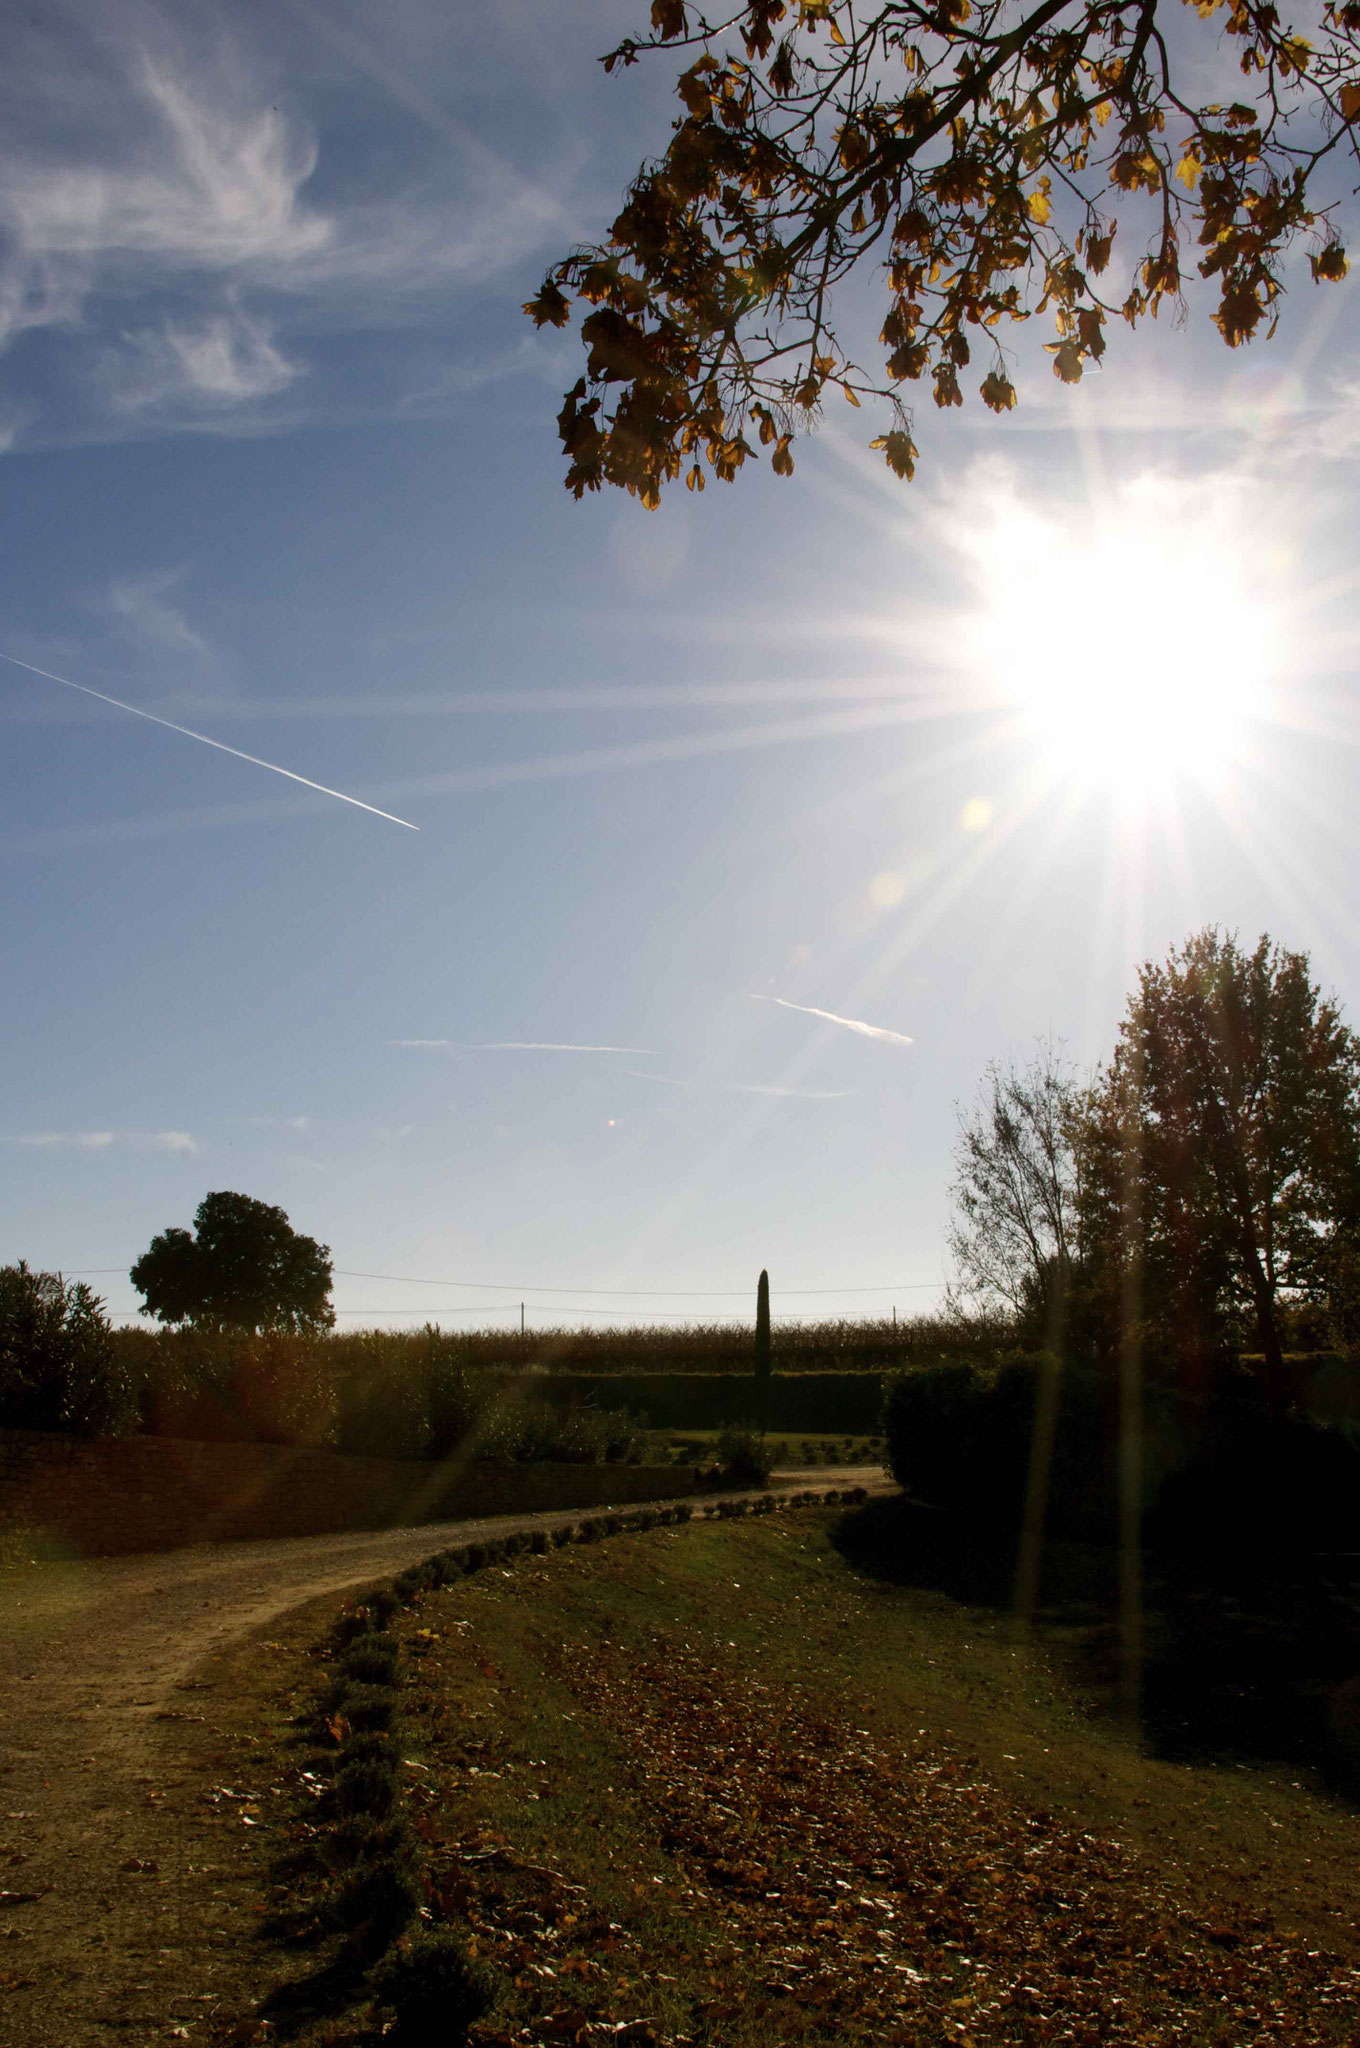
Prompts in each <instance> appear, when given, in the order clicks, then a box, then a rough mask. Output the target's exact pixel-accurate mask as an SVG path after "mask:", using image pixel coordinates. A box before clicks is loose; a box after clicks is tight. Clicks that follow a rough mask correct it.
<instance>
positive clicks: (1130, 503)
mask: <svg viewBox="0 0 1360 2048" xmlns="http://www.w3.org/2000/svg"><path fill="white" fill-rule="evenodd" d="M969 552H970V554H971V555H972V558H973V562H974V567H975V573H976V577H977V582H978V586H979V588H978V596H979V598H980V600H981V602H980V605H979V609H978V612H977V614H976V615H975V631H976V647H975V662H976V665H977V667H978V669H979V671H980V672H981V673H982V674H984V675H985V676H986V678H987V680H988V682H989V684H991V685H994V686H996V687H997V688H998V689H999V691H1000V694H1001V696H1002V698H1003V700H1004V702H1005V703H1006V704H1007V705H1008V706H1010V707H1012V708H1013V710H1014V712H1015V714H1016V716H1017V717H1018V719H1019V721H1020V723H1021V725H1022V727H1023V728H1024V730H1025V731H1026V732H1027V733H1028V734H1030V735H1032V738H1033V743H1034V746H1035V749H1036V752H1037V753H1038V756H1039V760H1040V764H1041V765H1042V766H1043V767H1044V768H1045V769H1046V770H1047V771H1048V772H1050V773H1052V774H1053V775H1055V776H1057V777H1059V778H1061V779H1064V780H1068V781H1071V782H1075V783H1080V784H1084V785H1087V786H1090V787H1103V788H1107V789H1112V790H1118V791H1126V792H1132V791H1136V790H1139V789H1144V788H1149V787H1153V786H1158V785H1164V784H1166V783H1168V782H1171V781H1174V780H1177V779H1181V778H1187V777H1189V778H1194V779H1196V780H1200V781H1214V780H1216V779H1218V777H1219V776H1220V775H1221V774H1222V773H1223V771H1224V770H1225V769H1226V768H1228V767H1229V766H1230V765H1231V763H1232V762H1233V760H1234V759H1235V758H1236V757H1237V755H1238V754H1239V752H1240V750H1241V747H1242V745H1243V742H1244V739H1245V736H1246V733H1247V730H1248V728H1249V726H1250V723H1251V721H1252V718H1253V716H1254V715H1255V714H1256V713H1257V712H1258V710H1259V708H1260V704H1261V698H1262V692H1263V689H1264V686H1265V683H1266V679H1267V676H1268V675H1269V673H1270V670H1271V668H1272V666H1273V663H1274V656H1275V641H1276V625H1275V621H1274V618H1273V616H1272V609H1271V604H1270V599H1269V584H1270V581H1271V580H1272V579H1271V576H1270V573H1269V572H1270V570H1271V569H1272V568H1277V567H1278V564H1272V563H1269V562H1264V563H1263V562H1262V561H1261V559H1260V558H1259V549H1258V548H1257V546H1256V545H1254V543H1253V541H1252V537H1251V536H1250V535H1248V534H1246V533H1244V531H1243V521H1242V514H1241V507H1240V506H1239V505H1238V504H1237V503H1236V502H1235V500H1234V498H1233V495H1232V494H1231V492H1229V491H1227V490H1224V489H1221V488H1220V489H1219V490H1217V491H1216V490H1213V489H1210V488H1208V487H1198V486H1196V487H1191V486H1184V485H1175V484H1171V483H1168V482H1167V481H1165V480H1162V479H1155V478H1147V479H1142V480H1140V481H1139V482H1138V483H1136V484H1132V485H1129V486H1128V487H1126V488H1125V490H1123V491H1122V492H1121V493H1118V494H1116V495H1115V496H1113V497H1112V498H1110V499H1109V500H1108V501H1107V502H1106V503H1105V504H1104V505H1103V506H1102V507H1100V508H1099V509H1098V510H1087V511H1084V512H1082V513H1080V514H1079V513H1075V512H1072V511H1065V512H1062V513H1047V512H1044V513H1041V512H1039V511H1037V510H1035V509H1033V508H1032V507H1029V506H1026V505H1024V504H1022V503H1021V502H1020V501H1019V500H1018V499H1017V498H1016V497H1014V496H1013V495H1010V494H1006V493H1000V494H998V495H997V496H996V498H995V499H994V500H993V503H992V508H991V512H990V516H989V518H988V519H987V521H986V522H985V524H984V525H982V526H981V527H979V528H978V529H977V530H976V531H975V532H974V534H973V535H972V536H971V540H970V545H969Z"/></svg>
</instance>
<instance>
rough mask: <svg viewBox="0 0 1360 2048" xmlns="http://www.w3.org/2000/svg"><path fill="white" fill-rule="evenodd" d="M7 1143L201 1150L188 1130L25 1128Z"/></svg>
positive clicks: (87, 1149)
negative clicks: (53, 1129) (34, 1129)
mask: <svg viewBox="0 0 1360 2048" xmlns="http://www.w3.org/2000/svg"><path fill="white" fill-rule="evenodd" d="M0 1143H2V1144H6V1145H23V1146H25V1147H27V1148H28V1149H30V1150H34V1151H41V1152H48V1151H55V1150H58V1149H62V1150H68V1151H75V1152H107V1151H108V1150H109V1148H110V1147H111V1146H114V1145H118V1146H125V1147H126V1148H127V1149H128V1150H129V1151H132V1152H180V1153H189V1152H197V1150H198V1140H197V1139H196V1138H194V1137H193V1136H192V1135H191V1134H190V1133H189V1132H188V1131H25V1132H21V1133H19V1135H17V1136H15V1137H6V1138H3V1139H0Z"/></svg>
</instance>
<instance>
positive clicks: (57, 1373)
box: [0, 1259, 134, 1436]
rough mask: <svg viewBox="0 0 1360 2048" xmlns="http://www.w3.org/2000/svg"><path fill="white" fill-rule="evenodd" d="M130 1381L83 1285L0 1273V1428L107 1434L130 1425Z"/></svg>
mask: <svg viewBox="0 0 1360 2048" xmlns="http://www.w3.org/2000/svg"><path fill="white" fill-rule="evenodd" d="M133 1407H134V1395H133V1389H132V1384H131V1379H130V1376H129V1375H128V1373H127V1372H126V1370H125V1369H124V1367H123V1365H122V1362H121V1361H120V1360H119V1358H118V1356H117V1355H116V1353H115V1350H114V1346H113V1339H112V1333H111V1331H110V1329H109V1324H108V1319H107V1317H106V1316H105V1314H104V1304H103V1303H102V1302H101V1301H100V1300H99V1298H98V1296H97V1295H95V1294H93V1293H92V1292H91V1291H90V1289H89V1288H88V1287H87V1286H86V1285H85V1283H84V1281H83V1280H76V1281H65V1280H63V1279H62V1277H61V1275H60V1273H35V1272H32V1271H31V1270H30V1269H29V1267H28V1266H27V1265H25V1263H24V1261H23V1260H22V1259H21V1260H20V1261H19V1263H18V1265H17V1266H0V1424H3V1426H4V1427H5V1428H6V1429H52V1430H71V1431H73V1432H77V1433H79V1434H81V1435H88V1436H94V1435H101V1434H102V1435H107V1434H110V1433H112V1432H114V1431H116V1430H118V1429H121V1428H122V1427H124V1426H125V1425H126V1424H127V1423H128V1422H130V1421H131V1419H132V1415H133Z"/></svg>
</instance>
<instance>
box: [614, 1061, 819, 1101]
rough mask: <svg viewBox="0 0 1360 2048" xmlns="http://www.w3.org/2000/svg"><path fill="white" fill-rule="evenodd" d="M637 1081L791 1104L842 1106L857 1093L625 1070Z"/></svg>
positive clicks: (631, 1069) (631, 1068) (772, 1082)
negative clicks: (783, 1101) (816, 1103)
mask: <svg viewBox="0 0 1360 2048" xmlns="http://www.w3.org/2000/svg"><path fill="white" fill-rule="evenodd" d="M623 1071H624V1072H625V1073H626V1074H631V1075H632V1077H633V1079H634V1080H636V1081H659V1082H661V1084H662V1086H663V1087H666V1088H687V1089H690V1090H699V1091H702V1092H703V1093H705V1094H713V1095H767V1096H773V1097H775V1098H777V1099H780V1100H788V1101H792V1102H843V1101H844V1100H845V1098H846V1097H847V1096H848V1095H850V1094H852V1093H853V1092H854V1091H853V1090H852V1089H849V1088H786V1087H783V1086H782V1085H781V1084H780V1083H779V1082H777V1081H707V1080H703V1079H701V1078H699V1077H698V1076H694V1077H686V1076H684V1075H679V1074H649V1073H648V1072H647V1071H646V1070H645V1068H642V1067H625V1068H624V1070H623Z"/></svg>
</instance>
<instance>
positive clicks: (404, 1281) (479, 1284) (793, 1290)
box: [87, 1266, 941, 1301]
mask: <svg viewBox="0 0 1360 2048" xmlns="http://www.w3.org/2000/svg"><path fill="white" fill-rule="evenodd" d="M87 1270H89V1271H91V1272H93V1271H95V1270H96V1269H95V1268H94V1267H90V1268H88V1269H87ZM101 1270H107V1271H109V1272H112V1271H114V1270H115V1269H114V1268H113V1267H108V1268H105V1269H101ZM335 1277H336V1279H337V1280H388V1281H391V1282H392V1284H393V1285H394V1286H397V1287H469V1288H476V1289H477V1290H478V1291H483V1290H485V1291H486V1292H488V1293H495V1292H497V1291H499V1290H501V1289H504V1291H505V1292H506V1293H507V1294H514V1295H516V1296H519V1295H521V1294H607V1295H611V1296H616V1297H617V1296H624V1295H631V1296H634V1297H636V1298H638V1299H639V1300H641V1299H644V1298H646V1299H655V1300H660V1299H662V1298H664V1299H665V1300H667V1301H683V1300H687V1299H699V1300H707V1301H716V1300H719V1299H722V1300H727V1299H732V1300H739V1301H745V1300H746V1298H747V1296H748V1295H749V1294H750V1292H751V1290H750V1288H749V1287H530V1286H526V1285H523V1284H521V1283H520V1282H518V1281H514V1280H427V1279H422V1278H420V1277H419V1276H417V1275H414V1274H410V1273H356V1272H350V1271H346V1270H345V1269H343V1268H341V1267H339V1266H337V1267H336V1268H335ZM940 1284H941V1283H940V1282H939V1281H938V1280H902V1281H895V1282H890V1283H889V1284H888V1285H887V1286H874V1287H857V1286H855V1285H853V1284H851V1285H849V1286H845V1287H781V1288H779V1289H778V1290H777V1292H778V1293H779V1294H780V1296H781V1297H786V1296H788V1295H799V1296H802V1295H809V1294H910V1293H915V1292H916V1291H918V1290H919V1289H922V1288H926V1287H938V1286H940Z"/></svg>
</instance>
